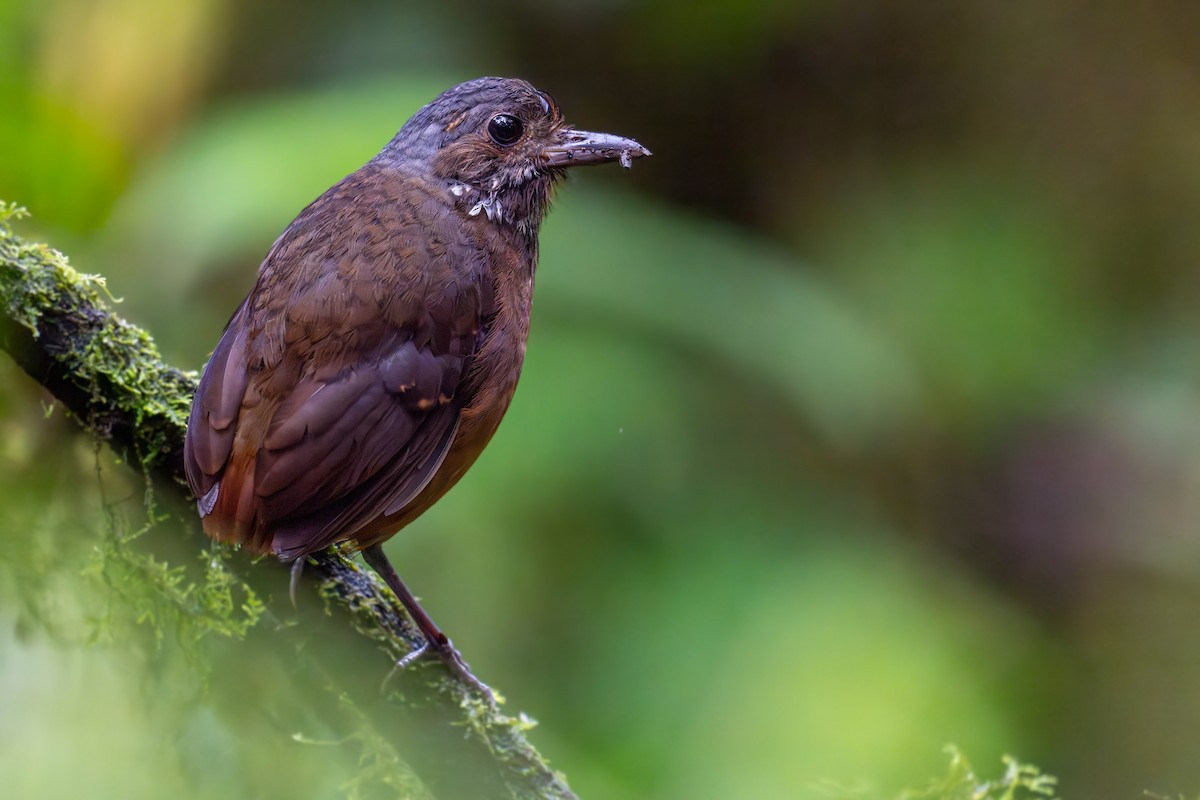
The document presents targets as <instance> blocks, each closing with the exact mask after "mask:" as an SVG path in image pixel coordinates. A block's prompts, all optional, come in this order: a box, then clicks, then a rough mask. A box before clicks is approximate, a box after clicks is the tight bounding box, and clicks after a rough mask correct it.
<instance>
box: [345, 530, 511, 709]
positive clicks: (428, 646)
mask: <svg viewBox="0 0 1200 800" xmlns="http://www.w3.org/2000/svg"><path fill="white" fill-rule="evenodd" d="M362 554H363V558H364V559H365V560H366V562H367V563H368V564H370V565H371V568H372V569H374V570H375V571H376V572H377V573H379V577H381V578H383V580H384V583H386V584H387V585H388V586H389V587H390V588H391V590H392V591H393V592H394V593H395V595H396V597H397V598H398V599H399V600H400V602H401V603H402V604H403V605H404V607H405V609H407V610H408V613H409V616H411V617H412V618H413V622H415V623H416V624H417V627H418V628H419V629H420V630H421V633H422V634H423V635H424V636H425V644H424V645H422V646H421V647H418V648H417V649H416V650H413V651H412V652H411V653H409V654H408V655H406V656H404V658H402V659H400V661H399V662H398V663H397V664H396V669H403V668H404V667H406V666H408V665H409V664H411V663H412V662H414V661H416V660H417V659H418V658H420V657H421V656H422V655H424V654H425V651H427V650H433V651H434V652H435V653H437V654H438V656H440V657H441V659H442V661H444V662H445V663H446V666H448V667H449V668H450V670H451V671H452V672H454V673H456V674H457V675H458V676H459V677H460V678H462V679H463V680H464V681H466V682H467V683H469V684H471V685H472V686H474V687H475V688H476V689H478V690H479V692H480V693H481V694H482V695H483V696H484V697H486V698H487V699H488V700H489V701H490V702H492V703H495V702H496V699H495V696H494V695H493V694H492V690H491V689H490V688H489V687H488V685H487V684H486V683H484V682H483V681H481V680H479V678H476V677H475V673H473V672H471V668H470V667H468V666H467V662H465V661H463V657H462V654H461V653H459V652H458V650H456V649H455V647H454V645H453V644H451V643H450V639H449V638H448V637H447V636H446V634H444V633H442V629H441V628H439V627H438V626H437V625H435V624H434V622H433V620H432V619H430V617H429V615H428V614H426V613H425V609H423V608H421V604H420V603H418V602H417V598H416V597H414V596H413V593H412V592H410V591H409V590H408V587H407V586H405V585H404V581H402V580H400V576H399V575H397V574H396V570H395V569H394V568H393V567H392V562H390V561H388V557H387V555H386V554H385V553H384V552H383V546H382V545H378V544H374V545H371V546H370V547H364V548H363V550H362Z"/></svg>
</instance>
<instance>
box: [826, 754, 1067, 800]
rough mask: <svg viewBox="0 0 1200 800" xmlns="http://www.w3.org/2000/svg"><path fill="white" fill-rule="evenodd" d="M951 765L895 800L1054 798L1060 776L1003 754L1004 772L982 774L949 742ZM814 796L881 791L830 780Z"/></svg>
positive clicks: (857, 796) (847, 799) (845, 797)
mask: <svg viewBox="0 0 1200 800" xmlns="http://www.w3.org/2000/svg"><path fill="white" fill-rule="evenodd" d="M946 752H947V753H948V754H949V756H950V766H949V767H948V768H947V770H946V774H945V775H943V776H941V777H938V778H934V779H932V780H930V781H929V784H928V785H927V786H925V787H924V788H922V789H906V790H904V791H902V792H900V793H899V794H897V795H894V797H895V800H1038V799H1039V798H1051V799H1053V798H1055V797H1056V794H1055V789H1056V787H1057V784H1058V779H1057V778H1055V777H1054V776H1052V775H1046V774H1044V773H1043V772H1042V771H1041V770H1040V769H1038V768H1037V767H1035V766H1033V765H1032V764H1024V763H1022V762H1020V761H1018V760H1017V759H1015V758H1013V757H1012V756H1007V755H1006V756H1004V757H1003V758H1002V759H1001V761H1002V763H1003V764H1004V773H1003V774H1002V775H1001V776H1000V777H998V778H990V779H984V778H982V777H980V776H979V775H978V774H977V772H976V770H975V768H974V767H973V766H972V765H971V762H970V761H968V760H967V757H966V755H964V754H963V753H962V752H961V751H960V750H959V749H958V748H957V747H955V746H953V745H949V746H947V747H946ZM815 796H819V797H824V798H834V799H835V800H872V798H880V797H882V795H879V794H877V793H876V792H872V791H870V790H867V789H858V788H853V787H845V786H841V785H839V784H836V783H832V782H827V783H825V784H824V785H821V786H818V787H817V788H816V789H815Z"/></svg>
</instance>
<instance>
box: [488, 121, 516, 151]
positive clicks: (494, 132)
mask: <svg viewBox="0 0 1200 800" xmlns="http://www.w3.org/2000/svg"><path fill="white" fill-rule="evenodd" d="M523 131H524V126H523V125H521V120H519V119H517V118H516V117H514V116H513V115H512V114H497V115H496V116H494V117H492V121H491V122H489V123H488V136H491V137H492V141H493V142H495V143H496V144H499V145H503V146H505V147H507V146H508V145H510V144H515V143H516V141H517V139H520V138H521V133H522V132H523Z"/></svg>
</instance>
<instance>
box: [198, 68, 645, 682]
mask: <svg viewBox="0 0 1200 800" xmlns="http://www.w3.org/2000/svg"><path fill="white" fill-rule="evenodd" d="M643 155H649V152H648V151H647V150H645V148H643V147H641V145H639V144H637V143H636V142H634V141H631V140H628V139H621V138H619V137H615V136H608V135H606V134H592V133H587V132H584V131H576V130H574V129H572V128H570V127H569V126H567V125H566V123H565V122H564V121H563V118H562V115H561V113H560V112H559V110H558V107H557V106H556V105H555V104H554V102H553V101H552V100H551V99H550V98H549V96H547V95H546V94H544V93H542V92H539V91H537V90H536V89H534V88H533V87H532V86H530V85H529V84H527V83H525V82H524V81H518V80H508V79H500V78H482V79H479V80H475V81H471V82H469V83H464V84H461V85H460V86H456V87H454V88H453V89H450V90H449V91H447V92H445V93H443V94H442V95H441V96H439V97H438V98H437V99H436V100H434V102H432V103H431V104H429V105H428V106H426V107H424V108H423V109H421V110H420V111H419V112H417V114H415V115H414V116H413V118H412V119H410V120H409V121H408V122H407V123H406V124H405V125H404V127H403V128H402V129H401V130H400V132H399V133H398V134H396V137H395V138H394V139H393V140H392V141H391V142H390V143H389V144H388V145H387V146H386V147H385V148H384V149H383V150H382V151H381V152H380V153H379V154H378V155H377V156H376V157H375V158H373V159H372V160H371V161H369V162H368V163H367V164H366V165H364V166H363V167H362V168H361V169H359V170H358V171H357V172H355V173H353V174H351V175H349V176H347V177H346V178H344V179H343V180H341V181H340V182H338V183H337V184H336V185H335V186H333V188H331V189H329V191H327V192H325V194H323V195H321V197H319V198H317V200H316V201H314V202H313V203H312V204H311V205H310V206H308V208H306V209H304V211H302V212H301V213H300V216H298V217H297V218H296V219H295V221H294V222H292V224H291V225H289V226H288V228H287V230H285V231H284V232H283V234H282V235H281V236H280V237H279V239H278V240H277V241H276V242H275V244H274V245H273V246H272V247H271V249H270V251H269V252H268V253H267V256H266V259H265V260H264V261H263V263H262V265H261V267H260V268H259V275H258V282H257V283H256V284H255V286H254V289H253V290H252V291H251V292H250V294H249V296H248V297H247V298H246V299H245V301H244V302H243V303H242V305H241V306H240V307H239V308H238V310H237V311H236V312H234V315H233V318H232V319H231V320H230V321H229V325H228V326H227V327H226V329H225V333H224V335H223V336H222V337H221V340H220V342H219V344H218V345H217V347H216V349H215V350H214V351H213V355H212V358H211V360H210V361H209V363H208V365H207V367H206V368H205V370H204V374H203V376H202V378H201V380H200V387H199V389H198V391H197V393H196V398H195V400H194V402H193V406H192V414H191V419H190V421H189V424H188V435H187V442H186V448H185V459H186V465H187V474H188V480H189V482H190V483H191V486H192V489H193V491H194V492H195V493H196V497H197V498H198V503H197V504H198V507H199V509H200V513H201V516H202V518H203V524H204V529H205V531H206V532H208V534H209V535H211V536H213V537H215V538H217V539H220V540H222V541H227V542H235V543H238V544H241V545H242V546H243V547H246V548H247V549H250V550H253V551H254V552H258V553H274V554H275V555H278V556H279V557H280V558H281V559H284V560H287V561H293V560H296V559H302V558H303V557H304V556H305V555H307V554H309V553H313V552H316V551H318V550H321V549H324V548H326V547H328V546H329V545H331V544H335V543H339V542H352V543H353V544H354V545H355V546H357V547H359V548H361V549H363V550H364V555H365V556H366V557H367V560H368V561H369V562H370V563H371V564H372V566H374V567H376V569H377V570H379V571H380V573H381V574H382V575H383V577H384V578H385V579H386V580H387V581H388V583H389V584H390V585H391V586H392V588H393V590H395V591H396V594H397V595H398V596H399V597H400V599H401V600H402V601H404V603H405V605H406V606H408V607H409V610H410V612H411V613H412V614H413V616H414V618H415V619H416V621H417V623H418V625H420V627H421V629H422V630H423V631H424V633H425V634H426V636H427V638H428V639H429V644H430V645H431V646H433V647H434V648H435V649H437V650H438V651H439V652H441V653H442V654H443V655H444V656H446V657H447V658H448V660H449V661H450V663H452V664H453V665H454V666H456V667H457V668H459V669H460V670H462V671H463V672H464V673H465V674H467V675H468V676H469V675H470V673H469V671H467V670H466V667H465V665H464V664H463V663H462V661H461V659H460V658H459V657H458V655H457V652H456V651H454V649H453V647H451V646H450V644H449V641H448V640H447V639H446V637H445V636H444V635H443V634H442V633H441V631H440V630H438V629H437V627H436V626H435V625H434V624H433V622H432V621H431V620H429V618H428V616H426V615H425V613H424V612H423V611H422V610H421V609H420V606H419V605H417V604H416V601H415V599H413V598H412V595H411V594H410V593H409V592H408V590H407V588H405V587H404V585H403V583H402V582H401V581H400V579H399V578H398V577H397V576H396V575H395V572H394V571H393V570H392V569H391V565H390V564H389V563H388V562H387V559H386V556H384V555H383V551H382V549H381V548H380V546H379V545H380V544H381V543H382V542H383V541H384V540H385V539H387V538H389V537H390V536H392V535H393V534H394V533H395V532H396V531H397V530H399V529H400V528H402V527H403V526H404V525H406V524H408V523H409V522H411V521H412V520H413V519H415V518H416V517H417V516H419V515H420V514H421V513H422V512H424V511H425V510H426V509H427V508H429V507H430V506H431V505H432V504H433V503H434V502H435V501H436V500H437V499H438V498H440V497H441V496H442V495H443V494H444V493H445V492H446V491H447V490H448V489H449V488H450V487H451V486H453V485H454V483H455V482H456V481H457V480H458V479H459V478H460V477H461V476H462V474H463V473H464V472H465V471H466V470H467V468H468V467H470V466H471V464H472V463H473V462H474V461H475V459H476V457H477V456H478V455H479V453H480V452H481V451H482V450H483V448H484V446H485V445H486V444H487V443H488V440H489V439H491V437H492V434H493V433H495V431H496V427H497V426H498V425H499V423H500V419H501V418H502V417H503V416H504V412H505V411H506V410H507V409H508V406H509V402H510V401H511V399H512V395H513V391H514V390H515V388H516V384H517V378H518V376H519V375H520V371H521V364H522V361H523V359H524V354H525V341H526V338H527V335H528V332H529V313H530V303H531V296H532V291H533V275H534V268H535V267H536V264H537V232H538V227H539V225H540V224H541V220H542V216H543V214H544V213H545V211H546V209H547V204H548V202H549V198H550V193H551V190H552V189H553V187H554V184H555V183H556V182H557V181H558V179H559V178H560V177H561V176H562V174H563V173H564V171H565V168H566V167H569V166H572V165H576V164H594V163H603V162H606V161H614V160H618V159H619V160H621V162H622V163H623V164H626V165H627V164H628V162H629V159H630V158H633V157H637V156H643ZM298 563H302V561H301V562H298ZM472 679H473V676H472Z"/></svg>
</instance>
